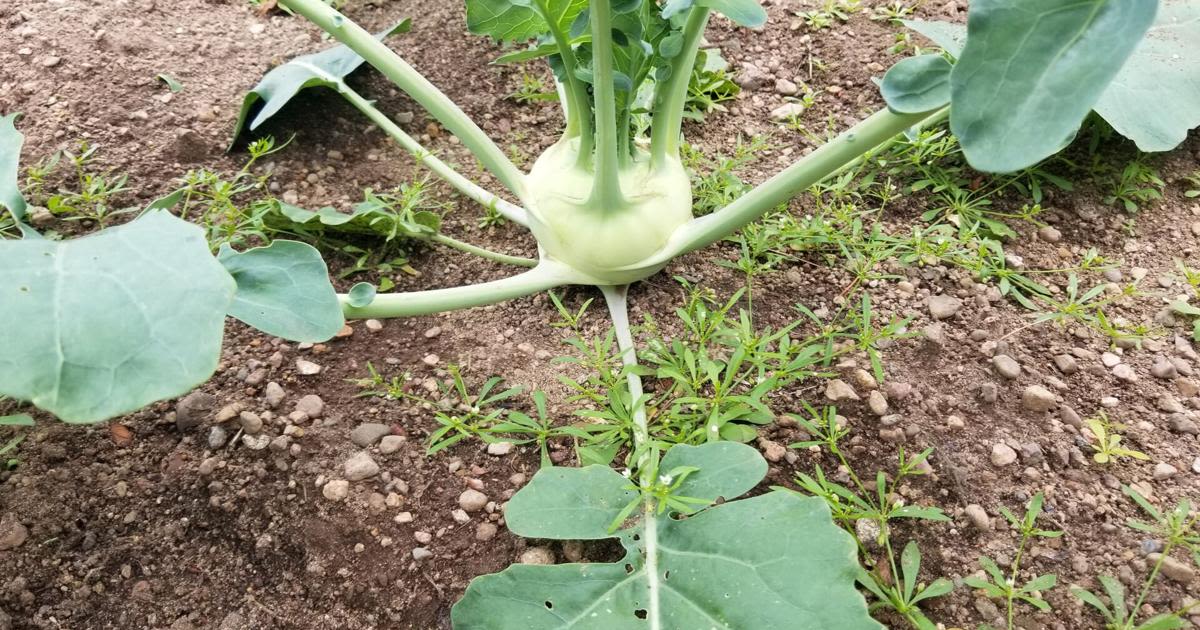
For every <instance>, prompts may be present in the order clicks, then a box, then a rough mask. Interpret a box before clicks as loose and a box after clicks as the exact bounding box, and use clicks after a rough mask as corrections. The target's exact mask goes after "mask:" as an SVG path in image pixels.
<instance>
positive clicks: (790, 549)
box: [451, 473, 882, 630]
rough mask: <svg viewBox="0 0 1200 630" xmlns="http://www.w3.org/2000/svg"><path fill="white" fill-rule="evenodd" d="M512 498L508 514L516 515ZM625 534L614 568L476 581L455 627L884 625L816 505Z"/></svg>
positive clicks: (772, 498)
mask: <svg viewBox="0 0 1200 630" xmlns="http://www.w3.org/2000/svg"><path fill="white" fill-rule="evenodd" d="M540 474H541V473H539V475H540ZM614 474H615V473H614ZM617 476H618V477H619V475H617ZM529 491H530V487H528V486H527V487H526V488H523V489H522V490H521V491H520V492H518V493H517V496H520V494H521V493H525V492H529ZM560 498H561V499H562V500H564V501H565V502H567V503H568V504H569V503H570V502H572V500H573V497H572V495H571V494H566V495H564V496H562V497H560ZM515 501H516V497H513V501H510V502H509V506H508V510H507V512H506V514H507V518H510V519H511V517H512V516H514V515H515V514H516V513H517V512H518V511H519V506H514V502H515ZM510 523H511V520H510ZM647 527H653V528H654V534H655V535H654V536H653V537H650V536H647V535H646V534H647V532H646V528H647ZM553 537H554V538H558V537H559V536H553ZM620 538H621V542H622V544H623V545H624V546H625V548H626V551H627V554H626V556H625V558H624V559H623V560H621V561H620V562H616V563H590V564H563V565H556V566H534V565H514V566H512V567H509V568H508V569H506V570H505V571H503V572H501V573H498V574H495V575H490V576H485V577H481V578H477V579H476V580H474V581H473V582H472V583H471V585H470V587H468V589H467V592H466V594H465V595H464V596H463V598H462V600H461V601H459V603H458V604H456V605H455V606H454V609H453V610H452V612H451V619H452V622H453V624H454V627H455V628H456V629H458V630H475V629H485V628H486V629H487V630H510V629H511V630H543V629H547V630H548V629H552V628H553V629H564V628H571V629H575V630H582V629H594V630H634V629H639V630H640V629H649V628H662V629H664V630H665V629H672V630H674V629H685V628H686V629H692V628H705V629H707V628H738V629H743V628H745V629H751V628H753V629H758V628H788V629H789V630H829V629H831V628H837V629H838V630H858V629H871V630H877V629H881V628H882V626H881V625H880V624H879V623H878V622H876V621H875V620H873V619H871V617H870V616H869V615H868V614H867V606H866V602H865V601H864V600H863V597H862V595H861V594H860V593H859V592H858V591H857V590H856V589H855V586H854V581H855V577H856V576H857V574H858V571H859V567H858V562H857V558H856V552H855V546H854V542H853V540H852V539H851V538H850V536H849V534H847V533H846V532H845V531H843V530H842V529H840V528H839V527H837V526H836V525H835V524H834V523H833V520H832V519H831V518H830V513H829V507H828V506H827V505H826V504H825V502H824V501H823V500H821V499H819V498H815V497H801V496H799V495H796V494H794V493H791V492H783V491H776V492H771V493H769V494H765V495H762V496H759V497H755V498H752V499H746V500H742V501H734V502H732V503H725V504H723V505H720V506H717V507H714V508H710V509H708V510H704V511H703V512H700V513H699V514H696V515H694V516H691V517H688V518H686V519H681V520H675V519H670V518H658V519H653V520H652V521H651V522H650V523H646V522H645V521H643V522H641V523H639V524H638V525H637V526H636V527H633V528H631V529H628V530H625V531H623V532H622V533H621V536H620ZM651 538H653V541H654V542H653V546H652V547H651V543H650V542H649V540H650V539H651ZM655 599H656V600H657V606H656V605H655V604H654V602H655Z"/></svg>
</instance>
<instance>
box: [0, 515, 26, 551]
mask: <svg viewBox="0 0 1200 630" xmlns="http://www.w3.org/2000/svg"><path fill="white" fill-rule="evenodd" d="M28 539H29V530H28V529H26V528H25V525H23V524H22V523H21V521H19V520H17V516H16V515H15V514H12V513H9V514H5V515H4V516H3V517H2V518H0V551H8V550H10V549H16V548H17V547H20V546H21V545H23V544H25V541H26V540H28Z"/></svg>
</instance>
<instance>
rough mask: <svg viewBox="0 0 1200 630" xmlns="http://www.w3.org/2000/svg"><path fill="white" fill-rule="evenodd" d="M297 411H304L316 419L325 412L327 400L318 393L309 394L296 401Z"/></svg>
mask: <svg viewBox="0 0 1200 630" xmlns="http://www.w3.org/2000/svg"><path fill="white" fill-rule="evenodd" d="M295 410H296V411H298V412H300V413H303V414H304V415H306V416H308V417H309V418H310V419H313V420H316V419H317V418H320V417H321V416H322V415H324V413H325V401H324V400H321V397H320V396H318V395H316V394H309V395H307V396H304V397H303V398H301V399H300V400H297V401H296V409H295Z"/></svg>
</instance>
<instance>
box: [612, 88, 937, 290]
mask: <svg viewBox="0 0 1200 630" xmlns="http://www.w3.org/2000/svg"><path fill="white" fill-rule="evenodd" d="M939 111H940V110H934V111H929V112H925V113H921V114H894V113H892V112H890V111H888V110H886V109H885V110H880V111H878V112H876V113H875V114H873V115H871V117H870V118H867V119H866V120H864V121H862V122H860V123H858V124H857V125H855V126H853V127H851V128H850V129H848V130H846V131H845V132H843V133H842V134H841V135H840V136H838V137H837V138H834V139H833V140H832V141H830V142H828V143H826V144H825V145H823V146H821V147H820V148H819V149H817V150H816V151H813V152H812V153H810V154H808V155H807V156H805V157H804V158H803V159H801V160H800V161H799V162H796V163H795V164H793V165H791V166H789V167H788V168H786V169H784V170H783V171H782V172H780V173H779V174H777V175H775V176H774V177H772V178H771V179H769V180H767V181H766V182H764V183H763V184H762V185H760V186H758V187H757V188H755V189H754V190H752V191H750V192H748V193H746V194H745V195H743V196H742V197H741V198H739V199H738V200H737V201H734V202H733V203H731V204H729V205H728V206H726V207H725V208H723V209H721V210H718V211H717V212H714V213H712V214H710V215H708V216H704V217H700V218H698V219H695V220H692V221H689V222H688V223H686V224H684V225H682V226H680V227H679V229H677V230H675V232H674V233H673V234H671V238H670V239H669V240H668V242H667V245H666V246H665V247H664V248H663V249H662V250H661V251H659V253H657V254H655V255H654V256H652V257H650V258H648V259H646V260H644V261H641V262H639V263H637V264H636V265H630V266H629V269H634V268H638V269H640V268H651V267H655V266H660V265H663V264H665V263H666V262H668V261H670V260H671V259H673V258H675V257H676V256H679V255H682V254H686V253H687V252H691V251H695V250H697V249H700V248H701V247H706V246H708V245H711V244H713V243H715V242H717V241H719V240H721V239H723V238H725V237H727V236H729V235H731V234H733V233H734V232H736V231H738V230H739V229H741V228H742V227H744V226H745V225H747V224H748V223H751V222H752V221H754V220H756V219H758V218H759V217H761V216H762V215H764V214H766V213H767V212H768V211H770V210H771V209H772V208H775V207H776V206H778V205H779V204H781V203H784V202H786V201H787V200H789V199H791V198H792V197H793V196H795V195H796V194H797V193H799V192H801V191H803V190H805V189H807V188H809V187H810V186H812V185H813V184H816V183H818V182H820V181H821V180H823V179H825V178H826V177H829V176H830V175H832V174H834V173H836V172H838V170H839V169H841V168H843V167H844V166H845V165H847V164H850V163H852V162H853V161H854V160H857V159H858V158H859V157H861V156H862V155H864V154H865V153H867V152H869V151H872V150H874V149H875V148H876V147H878V146H879V145H881V144H883V143H885V142H887V141H888V140H891V139H892V138H893V137H895V136H896V135H898V134H900V133H903V132H904V130H906V129H908V128H909V127H912V126H914V125H916V124H917V123H920V122H921V121H923V120H925V119H926V118H929V117H930V116H933V115H935V114H937V113H939Z"/></svg>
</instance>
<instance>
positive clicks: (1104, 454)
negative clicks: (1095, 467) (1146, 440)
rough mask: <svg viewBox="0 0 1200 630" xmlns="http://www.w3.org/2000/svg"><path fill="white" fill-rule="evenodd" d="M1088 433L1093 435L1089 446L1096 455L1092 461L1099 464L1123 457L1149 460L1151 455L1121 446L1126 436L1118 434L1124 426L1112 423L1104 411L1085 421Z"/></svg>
mask: <svg viewBox="0 0 1200 630" xmlns="http://www.w3.org/2000/svg"><path fill="white" fill-rule="evenodd" d="M1084 424H1085V425H1087V428H1088V431H1089V432H1090V433H1091V434H1092V442H1091V444H1089V446H1091V448H1092V450H1094V451H1095V453H1094V454H1093V455H1092V459H1094V460H1096V463H1097V464H1107V463H1109V462H1111V461H1113V460H1115V459H1120V458H1122V457H1132V458H1133V459H1141V460H1148V459H1150V456H1149V455H1146V454H1145V453H1143V452H1141V451H1135V450H1133V449H1128V448H1125V447H1123V446H1121V442H1122V441H1123V440H1124V439H1125V436H1123V435H1121V434H1120V433H1118V431H1121V430H1123V429H1124V425H1121V424H1117V423H1114V422H1110V421H1109V419H1108V414H1106V413H1105V412H1104V411H1103V410H1101V411H1100V412H1099V414H1097V415H1096V416H1094V417H1091V418H1088V419H1087V420H1085V421H1084Z"/></svg>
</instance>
